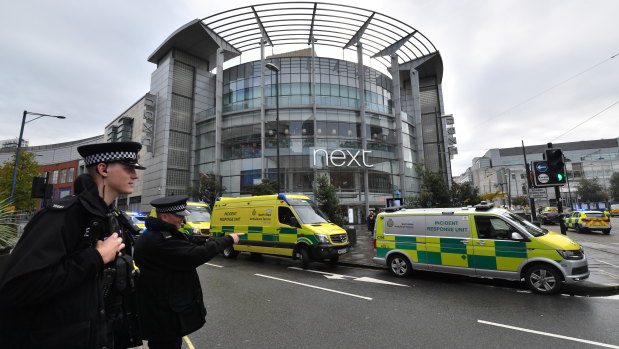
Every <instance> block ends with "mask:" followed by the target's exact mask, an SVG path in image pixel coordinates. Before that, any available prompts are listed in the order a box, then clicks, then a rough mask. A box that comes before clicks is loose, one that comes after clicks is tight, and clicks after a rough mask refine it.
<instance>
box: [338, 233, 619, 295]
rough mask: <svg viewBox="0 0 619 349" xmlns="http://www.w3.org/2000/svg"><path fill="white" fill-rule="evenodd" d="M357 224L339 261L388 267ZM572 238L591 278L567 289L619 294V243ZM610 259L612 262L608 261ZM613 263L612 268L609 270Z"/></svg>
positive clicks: (368, 266) (347, 263) (584, 292)
mask: <svg viewBox="0 0 619 349" xmlns="http://www.w3.org/2000/svg"><path fill="white" fill-rule="evenodd" d="M347 227H348V226H347ZM353 227H354V228H355V230H356V243H354V244H352V246H351V247H350V252H348V253H346V254H344V255H342V256H340V259H339V264H341V265H346V266H357V267H365V268H373V269H384V270H387V267H386V266H381V265H378V264H376V263H374V262H373V261H372V258H373V257H374V256H375V253H374V241H373V238H372V234H371V232H369V231H368V230H367V227H366V226H365V225H354V226H353ZM570 238H572V239H574V240H576V241H578V242H579V243H580V244H581V246H582V247H583V249H584V251H585V254H586V255H587V258H588V259H589V271H590V275H589V278H588V279H587V280H585V281H582V282H579V283H575V284H572V285H569V286H568V288H567V289H568V290H571V291H573V292H574V293H577V294H586V295H591V296H596V295H600V296H601V295H610V294H619V245H606V244H601V243H594V242H586V241H579V240H581V239H579V238H578V236H574V235H572V234H570ZM352 240H353V239H351V242H352ZM609 256H610V257H611V258H609ZM608 260H610V261H611V262H612V263H608V262H606V261H608ZM601 261H604V262H601ZM609 265H610V266H611V271H608V269H609ZM612 268H614V269H612ZM523 287H524V286H523Z"/></svg>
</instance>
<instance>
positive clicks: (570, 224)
mask: <svg viewBox="0 0 619 349" xmlns="http://www.w3.org/2000/svg"><path fill="white" fill-rule="evenodd" d="M565 226H566V227H567V228H568V229H570V228H571V229H574V230H575V231H576V232H577V233H580V232H585V231H594V230H597V231H601V232H602V233H604V234H606V235H608V234H610V230H611V229H612V225H611V222H610V218H609V217H607V216H605V215H604V213H603V212H600V211H574V212H572V214H571V215H569V216H567V217H565Z"/></svg>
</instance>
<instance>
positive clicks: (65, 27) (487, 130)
mask: <svg viewBox="0 0 619 349" xmlns="http://www.w3.org/2000/svg"><path fill="white" fill-rule="evenodd" d="M3 2H4V4H3V5H2V11H0V52H1V56H0V57H1V58H0V140H4V139H11V138H17V137H18V136H19V130H20V125H21V118H22V113H23V111H24V110H28V111H32V112H38V113H46V114H54V115H64V116H66V117H67V118H66V119H64V120H60V119H55V118H41V119H37V120H33V119H34V117H32V116H29V117H28V119H27V120H32V121H33V122H28V123H27V124H26V127H25V131H24V139H26V140H28V141H29V142H30V145H31V146H35V145H44V144H53V143H59V142H68V141H73V140H78V139H82V138H88V137H93V136H97V135H100V134H103V131H104V128H105V126H106V125H107V124H108V123H109V122H110V121H112V120H113V119H114V118H115V117H117V116H119V115H120V114H122V113H123V112H124V111H125V110H126V109H127V108H129V107H130V106H131V105H132V104H133V103H134V102H136V101H137V100H138V99H139V98H141V97H142V96H143V95H144V94H145V93H146V92H148V90H149V88H150V78H151V73H152V72H153V71H154V70H155V68H156V66H155V65H154V64H152V63H149V62H148V61H147V57H148V56H149V55H150V54H151V53H152V52H153V51H154V50H155V49H156V48H157V47H158V46H159V45H160V44H161V43H162V42H163V41H164V40H165V39H166V38H167V37H168V36H169V35H170V34H171V33H172V32H174V31H175V30H176V29H178V28H179V27H180V26H182V25H184V24H186V23H187V22H189V21H191V20H193V19H196V18H204V17H207V16H210V15H213V14H215V13H219V12H221V11H226V10H231V9H234V8H238V7H243V6H248V5H253V4H259V3H264V1H246V0H230V1H222V2H216V1H205V0H202V1H194V0H157V1H149V0H131V1H119V0H108V1H81V0H74V1H66V0H56V1H45V0H24V1H8V0H4V1H3ZM333 3H337V4H342V5H351V6H358V7H362V8H365V9H369V10H373V11H376V12H379V13H382V14H385V15H387V16H391V17H394V18H396V19H398V20H401V21H403V22H406V23H407V24H409V25H411V26H412V27H414V28H416V29H417V30H419V31H420V32H421V33H423V34H424V35H425V36H426V37H427V38H428V39H429V40H430V41H432V43H433V44H434V45H435V46H436V47H437V49H438V50H439V51H440V53H441V56H442V59H443V64H444V75H443V81H442V93H443V98H444V108H445V114H452V115H453V116H454V119H455V127H456V135H455V136H456V139H457V147H458V154H457V155H455V156H454V159H453V160H452V170H453V174H454V175H459V174H461V173H462V172H464V171H465V170H466V168H467V167H469V166H471V161H472V159H473V157H476V156H482V155H484V153H485V152H486V151H487V150H488V149H491V148H507V147H518V146H520V145H521V142H524V143H525V145H533V144H545V143H547V142H554V143H560V142H571V141H580V140H591V139H602V138H617V137H619V131H618V128H617V124H618V123H619V55H617V54H619V25H617V22H616V16H617V13H619V1H616V0H590V1H583V0H502V1H494V0H462V1H456V0H383V1H380V2H379V1H366V0H356V1H348V0H346V1H344V0H340V1H333ZM285 51H287V49H286V47H281V48H279V47H276V48H275V49H274V52H275V53H279V52H285ZM318 53H319V54H320V51H318ZM615 55H617V56H615ZM613 56H615V57H614V58H611V57H613ZM583 122H584V123H583ZM581 123H582V125H579V124H581ZM568 131H569V132H568Z"/></svg>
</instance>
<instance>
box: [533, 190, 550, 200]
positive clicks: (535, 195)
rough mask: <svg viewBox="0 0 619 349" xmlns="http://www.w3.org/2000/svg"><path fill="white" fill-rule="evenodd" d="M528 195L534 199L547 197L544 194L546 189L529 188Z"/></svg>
mask: <svg viewBox="0 0 619 349" xmlns="http://www.w3.org/2000/svg"><path fill="white" fill-rule="evenodd" d="M529 194H531V197H532V198H534V199H546V198H547V197H548V195H547V194H546V188H530V189H529Z"/></svg>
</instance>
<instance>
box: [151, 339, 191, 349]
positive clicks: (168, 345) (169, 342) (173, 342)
mask: <svg viewBox="0 0 619 349" xmlns="http://www.w3.org/2000/svg"><path fill="white" fill-rule="evenodd" d="M182 346H183V338H166V339H155V340H149V341H148V348H149V349H181V347H182Z"/></svg>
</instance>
